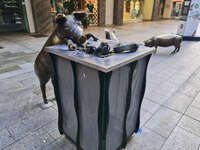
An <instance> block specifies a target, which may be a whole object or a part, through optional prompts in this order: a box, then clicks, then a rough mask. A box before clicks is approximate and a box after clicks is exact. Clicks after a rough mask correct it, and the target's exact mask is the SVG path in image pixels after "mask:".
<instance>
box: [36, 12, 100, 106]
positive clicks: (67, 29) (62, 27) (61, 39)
mask: <svg viewBox="0 0 200 150" xmlns="http://www.w3.org/2000/svg"><path fill="white" fill-rule="evenodd" d="M90 38H92V39H93V40H94V41H97V40H98V38H96V37H95V36H94V35H92V34H90V33H89V34H86V35H83V27H82V25H81V23H80V21H78V20H76V18H75V17H74V16H72V15H68V16H65V15H62V14H59V15H57V17H56V26H55V29H54V31H53V32H52V34H51V35H50V36H49V38H48V40H47V41H46V43H45V44H44V46H43V48H42V50H41V51H40V53H39V54H38V56H37V57H36V60H35V64H34V69H35V73H36V75H37V76H38V78H39V81H40V88H41V91H42V96H43V101H44V104H48V100H47V97H46V83H47V82H48V81H49V80H50V79H51V80H52V74H53V68H52V63H51V58H50V56H49V54H48V53H47V52H46V51H45V47H47V46H52V45H57V44H66V45H67V46H68V47H69V49H70V50H75V49H76V46H82V45H83V44H84V43H85V42H86V40H88V39H90ZM52 82H53V80H52ZM47 107H48V106H47Z"/></svg>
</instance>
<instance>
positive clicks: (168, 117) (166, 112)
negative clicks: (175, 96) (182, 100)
mask: <svg viewBox="0 0 200 150" xmlns="http://www.w3.org/2000/svg"><path fill="white" fill-rule="evenodd" d="M180 118H181V114H180V113H177V112H175V111H172V110H170V109H167V108H165V107H160V108H159V110H158V111H157V113H156V114H155V115H154V116H153V117H152V118H151V120H149V121H148V122H147V124H146V125H145V127H147V128H149V129H151V130H153V131H154V132H156V133H158V134H160V135H162V136H163V137H168V136H169V135H170V134H171V132H172V130H173V129H174V128H175V126H176V124H177V123H178V121H179V119H180Z"/></svg>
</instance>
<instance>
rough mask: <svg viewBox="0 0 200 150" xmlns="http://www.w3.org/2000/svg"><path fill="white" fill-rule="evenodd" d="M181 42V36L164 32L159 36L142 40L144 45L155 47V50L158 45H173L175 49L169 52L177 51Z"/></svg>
mask: <svg viewBox="0 0 200 150" xmlns="http://www.w3.org/2000/svg"><path fill="white" fill-rule="evenodd" d="M181 42H182V36H180V35H176V34H164V35H160V36H155V37H152V38H151V39H149V40H146V41H144V44H145V46H148V47H155V48H156V50H157V48H158V46H160V47H168V46H174V47H175V50H174V51H173V52H172V53H171V54H174V53H177V52H179V50H180V47H181Z"/></svg>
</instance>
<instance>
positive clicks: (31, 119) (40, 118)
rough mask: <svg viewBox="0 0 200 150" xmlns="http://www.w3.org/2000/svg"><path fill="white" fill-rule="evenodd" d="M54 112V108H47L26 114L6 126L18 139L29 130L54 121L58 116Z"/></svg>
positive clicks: (31, 130)
mask: <svg viewBox="0 0 200 150" xmlns="http://www.w3.org/2000/svg"><path fill="white" fill-rule="evenodd" d="M56 112H57V111H55V110H54V109H51V108H49V109H47V110H44V111H39V112H37V113H35V114H32V115H30V114H27V115H25V116H24V117H23V118H21V119H20V120H19V121H18V122H16V123H15V124H13V125H12V126H10V127H8V130H9V131H10V133H11V135H12V137H13V138H14V139H16V140H17V139H20V138H22V137H24V136H25V135H28V134H29V133H30V132H33V131H35V130H37V129H38V128H41V127H42V126H44V125H46V124H48V123H49V122H51V121H54V120H55V119H56V118H57V116H58V115H57V113H56Z"/></svg>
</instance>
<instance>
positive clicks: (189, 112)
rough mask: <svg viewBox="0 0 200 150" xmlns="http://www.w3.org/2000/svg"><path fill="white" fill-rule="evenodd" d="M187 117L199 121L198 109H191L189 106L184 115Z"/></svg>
mask: <svg viewBox="0 0 200 150" xmlns="http://www.w3.org/2000/svg"><path fill="white" fill-rule="evenodd" d="M185 114H186V115H187V116H189V117H191V118H194V119H196V120H198V121H200V109H198V108H196V107H193V106H190V107H189V108H188V109H187V111H186V113H185Z"/></svg>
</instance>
